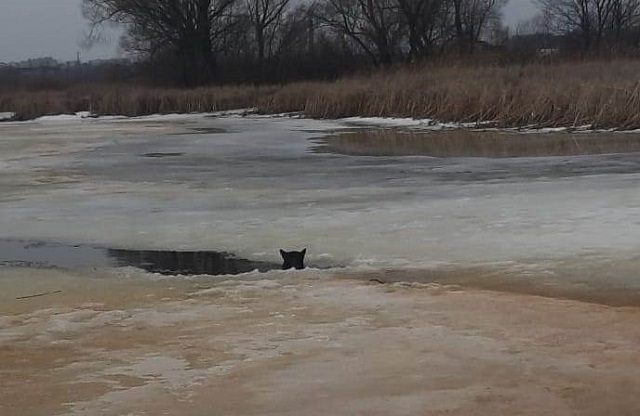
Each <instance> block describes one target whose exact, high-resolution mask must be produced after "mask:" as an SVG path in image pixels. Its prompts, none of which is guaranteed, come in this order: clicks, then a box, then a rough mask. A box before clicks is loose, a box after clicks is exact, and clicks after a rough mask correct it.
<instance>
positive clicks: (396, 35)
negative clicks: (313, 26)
mask: <svg viewBox="0 0 640 416" xmlns="http://www.w3.org/2000/svg"><path fill="white" fill-rule="evenodd" d="M319 18H320V20H321V21H322V22H323V23H324V24H325V25H326V26H328V27H330V28H331V29H333V30H334V31H335V32H337V33H339V34H341V35H344V36H347V37H348V38H349V39H351V40H352V41H354V42H355V43H356V44H357V45H358V46H359V47H360V48H361V49H362V50H363V51H364V52H365V53H366V54H367V55H368V56H369V57H370V58H371V60H372V62H373V63H374V64H375V65H389V64H391V63H392V62H393V61H394V59H395V57H396V55H397V54H398V50H399V44H400V40H401V25H400V18H399V14H398V6H397V4H396V2H395V0H326V3H324V4H323V7H322V9H321V11H320V15H319Z"/></svg>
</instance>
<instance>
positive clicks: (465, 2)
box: [450, 0, 508, 53]
mask: <svg viewBox="0 0 640 416" xmlns="http://www.w3.org/2000/svg"><path fill="white" fill-rule="evenodd" d="M450 1H451V7H452V13H453V22H454V36H455V40H456V43H457V45H458V48H459V50H460V52H462V53H473V52H474V50H475V46H476V44H477V43H478V41H479V40H480V38H481V36H482V34H483V33H484V31H485V30H486V29H487V28H488V27H489V25H490V23H491V22H492V21H495V20H499V18H500V16H499V15H500V10H501V9H502V7H503V6H504V5H505V4H506V3H507V1H508V0H450Z"/></svg>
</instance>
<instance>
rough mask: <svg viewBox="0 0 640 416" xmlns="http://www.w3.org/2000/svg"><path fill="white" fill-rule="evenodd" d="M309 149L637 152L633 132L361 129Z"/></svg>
mask: <svg viewBox="0 0 640 416" xmlns="http://www.w3.org/2000/svg"><path fill="white" fill-rule="evenodd" d="M321 143H322V144H321V145H320V146H317V147H316V148H315V149H314V150H315V151H316V152H320V153H337V154H344V155H351V156H431V157H439V158H450V157H485V158H516V157H548V156H585V155H598V154H612V153H633V152H640V134H638V133H613V132H611V133H598V134H586V133H544V134H522V133H512V132H496V131H472V130H471V131H470V130H445V131H426V132H425V131H416V130H400V129H375V130H372V129H362V130H356V131H350V132H342V133H339V134H335V135H332V136H328V137H325V138H322V139H321Z"/></svg>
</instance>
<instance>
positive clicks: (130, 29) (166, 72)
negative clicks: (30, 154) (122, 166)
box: [0, 0, 640, 129]
mask: <svg viewBox="0 0 640 416" xmlns="http://www.w3.org/2000/svg"><path fill="white" fill-rule="evenodd" d="M82 3H83V12H84V14H85V16H86V17H87V19H88V20H89V21H90V22H92V24H93V26H92V28H93V30H92V32H91V35H92V36H94V37H95V38H96V39H97V38H99V34H100V28H101V26H102V25H104V24H119V25H121V26H122V27H123V29H124V33H125V34H124V36H123V39H122V41H121V43H122V45H123V46H124V47H125V49H126V50H127V51H128V52H129V56H131V57H132V58H133V59H132V60H118V61H111V62H98V63H82V62H80V61H79V60H78V61H77V62H69V63H64V64H59V63H57V62H55V61H54V60H52V59H44V60H33V61H28V62H23V63H14V64H1V63H0V112H11V113H15V116H14V118H13V119H15V120H29V119H33V118H36V117H39V116H42V115H51V114H68V113H75V112H78V111H89V112H91V113H92V114H95V115H126V116H140V115H148V114H157V113H160V114H162V113H164V114H166V113H191V112H214V111H223V110H231V109H239V108H256V109H257V111H258V112H260V113H284V112H299V113H301V114H303V115H305V116H307V117H313V118H341V117H350V116H381V117H413V118H429V119H434V120H439V121H446V122H466V123H483V124H484V123H491V124H492V125H494V126H496V127H524V126H532V127H584V126H590V127H592V128H618V129H637V128H640V0H580V2H579V3H580V4H581V5H582V6H581V7H580V8H576V7H574V6H575V3H576V2H573V1H556V0H554V1H551V0H540V1H539V2H538V3H537V4H538V6H539V8H540V15H539V16H537V17H535V18H533V19H532V20H531V21H529V22H524V23H522V24H520V25H519V26H518V28H517V29H515V30H514V29H508V28H506V27H505V26H504V23H503V21H502V17H501V9H502V7H503V6H504V5H505V4H506V0H368V1H361V0H318V1H316V2H312V3H308V2H293V1H290V0H242V1H241V0H181V1H180V2H179V4H180V7H176V4H175V2H174V1H169V0H157V1H153V2H138V1H131V0H109V1H104V0H83V2H82ZM576 22H582V23H584V24H578V23H576Z"/></svg>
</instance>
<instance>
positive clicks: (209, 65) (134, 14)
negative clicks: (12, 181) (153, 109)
mask: <svg viewBox="0 0 640 416" xmlns="http://www.w3.org/2000/svg"><path fill="white" fill-rule="evenodd" d="M234 1H235V0H153V1H143V0H83V12H84V15H85V16H86V17H87V18H89V19H90V21H91V22H92V24H93V25H94V27H97V26H100V25H101V24H104V23H106V22H115V23H119V24H122V25H124V26H125V27H126V29H127V36H128V42H129V45H130V47H131V48H134V49H136V50H138V51H143V52H146V53H148V54H154V53H159V52H165V53H166V52H167V51H169V52H171V53H173V54H174V55H175V60H176V62H177V63H178V65H179V66H180V69H181V71H180V72H181V78H182V83H183V84H184V85H187V86H193V85H199V84H204V83H207V82H209V81H211V80H212V78H213V76H214V74H215V71H216V54H215V50H214V43H215V42H216V40H217V37H218V36H219V35H220V34H221V33H222V32H223V31H224V30H225V28H224V27H221V25H226V24H229V23H230V21H229V19H228V18H227V17H228V16H225V12H227V11H228V9H229V8H230V6H231V5H232V4H233V2H234Z"/></svg>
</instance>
